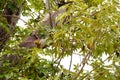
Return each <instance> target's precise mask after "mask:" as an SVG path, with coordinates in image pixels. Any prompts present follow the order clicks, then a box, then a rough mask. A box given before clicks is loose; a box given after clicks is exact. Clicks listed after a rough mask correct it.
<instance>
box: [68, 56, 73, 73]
mask: <svg viewBox="0 0 120 80" xmlns="http://www.w3.org/2000/svg"><path fill="white" fill-rule="evenodd" d="M72 57H73V55H72V54H71V59H70V65H69V73H70V69H71V66H72V60H73V58H72Z"/></svg>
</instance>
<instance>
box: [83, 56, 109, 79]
mask: <svg viewBox="0 0 120 80" xmlns="http://www.w3.org/2000/svg"><path fill="white" fill-rule="evenodd" d="M110 57H111V55H110V56H109V57H107V58H106V59H105V60H104V61H103V63H104V62H105V61H107V60H108V59H109V58H110ZM97 68H98V66H96V67H95V68H94V69H93V70H91V71H90V72H89V73H88V74H86V75H85V76H84V77H83V78H82V79H81V80H83V79H84V78H86V77H87V76H88V75H89V74H90V73H91V72H93V71H94V70H96V69H97Z"/></svg>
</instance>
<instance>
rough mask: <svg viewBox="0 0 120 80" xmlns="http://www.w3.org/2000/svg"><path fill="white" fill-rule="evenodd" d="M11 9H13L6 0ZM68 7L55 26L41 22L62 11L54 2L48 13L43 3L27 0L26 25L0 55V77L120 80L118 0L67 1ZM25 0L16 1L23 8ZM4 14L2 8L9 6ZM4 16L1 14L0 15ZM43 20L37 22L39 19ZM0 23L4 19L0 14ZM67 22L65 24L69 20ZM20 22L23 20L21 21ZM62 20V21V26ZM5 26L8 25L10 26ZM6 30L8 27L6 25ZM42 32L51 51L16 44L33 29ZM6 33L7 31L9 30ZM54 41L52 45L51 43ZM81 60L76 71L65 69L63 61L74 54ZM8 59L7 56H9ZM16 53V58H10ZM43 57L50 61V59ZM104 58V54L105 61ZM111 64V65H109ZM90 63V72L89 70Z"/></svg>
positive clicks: (24, 8)
mask: <svg viewBox="0 0 120 80" xmlns="http://www.w3.org/2000/svg"><path fill="white" fill-rule="evenodd" d="M7 1H8V4H10V8H11V9H13V10H15V8H16V7H15V6H14V5H13V4H12V3H10V2H11V1H12V0H7ZM68 1H73V2H72V3H70V4H66V5H64V6H62V7H63V8H67V11H66V12H65V13H63V14H60V15H59V16H58V17H57V18H56V20H57V21H59V24H58V25H56V26H55V27H54V28H51V27H49V26H47V25H45V24H43V23H42V20H43V18H44V17H45V14H46V13H49V11H53V10H54V11H56V10H58V7H57V5H56V4H55V2H54V0H50V5H51V7H50V10H46V9H45V6H44V3H43V0H27V3H26V4H25V5H24V7H23V9H22V11H21V12H22V15H23V16H27V17H28V18H29V20H28V21H27V22H26V21H25V20H22V21H23V22H24V23H25V24H26V28H23V27H24V26H22V27H21V26H19V25H18V26H17V27H16V28H15V32H14V33H13V34H12V35H11V38H10V40H9V41H8V42H7V45H6V46H5V48H4V49H3V50H2V52H1V54H0V56H1V58H0V62H1V64H2V65H1V64H0V69H1V70H0V79H3V78H7V79H10V80H17V79H18V80H83V79H85V80H119V79H120V69H119V68H120V66H119V65H120V56H119V54H120V8H119V5H120V1H119V0H68ZM21 2H22V0H16V3H17V4H21ZM0 4H2V5H1V6H3V7H0V11H2V10H3V9H4V5H5V4H6V2H5V1H4V0H1V1H0ZM0 13H1V12H0ZM38 16H39V18H38ZM0 18H1V19H0V22H1V23H0V25H1V24H2V23H3V22H4V23H5V22H6V21H3V17H1V16H0ZM65 18H66V20H65ZM20 20H21V19H20ZM63 22H64V23H63ZM6 24H7V23H6ZM5 29H6V30H7V28H6V27H5ZM36 29H37V30H38V34H39V35H41V36H42V38H46V37H47V40H46V43H45V44H47V45H48V47H46V48H44V49H42V48H37V47H35V48H31V49H26V48H21V47H19V46H18V45H19V44H20V43H21V42H22V41H23V40H24V38H25V37H27V36H29V35H30V34H31V33H32V32H33V30H36ZM7 31H8V30H7ZM51 43H52V44H51ZM75 52H77V55H78V56H80V57H83V58H82V61H81V62H80V63H79V64H74V71H72V70H71V65H70V68H69V70H68V69H65V68H64V67H63V66H62V65H61V64H60V62H61V60H62V59H63V58H65V57H68V56H71V61H70V62H69V63H70V64H71V63H72V60H74V58H73V59H72V55H73V54H75ZM7 55H9V56H10V57H9V58H6V56H7ZM13 55H15V56H16V57H12V56H13ZM45 56H47V57H49V58H50V59H46V58H45ZM103 56H106V58H105V59H103ZM106 62H107V63H109V64H106ZM86 65H89V66H91V67H92V70H89V71H87V70H85V69H84V67H85V66H86Z"/></svg>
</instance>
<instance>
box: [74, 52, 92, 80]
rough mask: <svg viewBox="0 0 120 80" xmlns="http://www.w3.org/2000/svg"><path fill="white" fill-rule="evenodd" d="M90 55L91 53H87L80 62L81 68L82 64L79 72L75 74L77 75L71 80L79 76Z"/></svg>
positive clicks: (75, 79)
mask: <svg viewBox="0 0 120 80" xmlns="http://www.w3.org/2000/svg"><path fill="white" fill-rule="evenodd" d="M90 55H91V51H89V52H88V54H87V55H86V56H85V57H84V59H83V61H82V62H81V64H80V66H81V65H82V64H83V65H82V67H81V69H80V71H79V72H78V73H77V75H76V76H75V77H74V79H73V80H77V78H78V76H79V74H80V73H81V72H82V71H83V68H84V66H85V64H86V63H87V61H88V59H89V57H90Z"/></svg>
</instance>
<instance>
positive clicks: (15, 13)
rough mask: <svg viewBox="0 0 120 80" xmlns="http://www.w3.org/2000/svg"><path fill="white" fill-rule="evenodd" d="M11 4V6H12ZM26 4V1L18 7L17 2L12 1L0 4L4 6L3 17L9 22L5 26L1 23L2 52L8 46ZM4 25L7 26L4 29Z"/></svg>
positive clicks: (0, 47)
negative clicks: (7, 43)
mask: <svg viewBox="0 0 120 80" xmlns="http://www.w3.org/2000/svg"><path fill="white" fill-rule="evenodd" d="M10 3H11V4H10ZM24 3H25V1H23V3H21V5H18V4H17V2H16V0H11V1H8V0H7V1H6V3H3V4H2V2H1V3H0V5H4V7H3V8H4V9H3V12H2V13H1V16H2V17H3V18H5V19H6V21H7V23H6V24H7V25H6V24H3V23H2V22H1V21H0V23H1V24H3V25H1V24H0V52H1V51H2V49H3V48H4V46H5V45H6V42H7V41H8V40H9V38H10V35H12V33H13V31H14V29H15V25H16V23H17V21H18V19H19V15H20V13H21V8H22V6H23V4H24ZM11 6H12V7H13V6H14V9H12V7H11ZM4 25H6V26H5V27H4Z"/></svg>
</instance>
